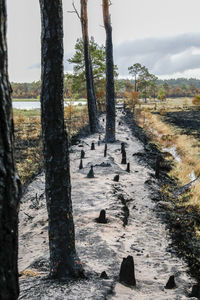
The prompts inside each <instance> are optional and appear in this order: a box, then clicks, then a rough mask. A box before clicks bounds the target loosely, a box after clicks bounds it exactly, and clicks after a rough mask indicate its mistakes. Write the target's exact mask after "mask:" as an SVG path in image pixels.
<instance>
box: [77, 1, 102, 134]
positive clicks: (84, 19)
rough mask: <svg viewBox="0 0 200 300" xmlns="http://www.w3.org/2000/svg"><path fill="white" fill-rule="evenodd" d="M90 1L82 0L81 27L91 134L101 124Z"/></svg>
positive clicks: (96, 130)
mask: <svg viewBox="0 0 200 300" xmlns="http://www.w3.org/2000/svg"><path fill="white" fill-rule="evenodd" d="M87 2H88V0H80V3H81V27H82V35H83V45H84V60H85V76H86V86H87V100H88V115H89V124H90V131H91V133H95V132H98V129H99V124H98V117H97V104H96V94H95V89H94V80H93V70H92V61H91V57H90V48H89V37H88V16H87Z"/></svg>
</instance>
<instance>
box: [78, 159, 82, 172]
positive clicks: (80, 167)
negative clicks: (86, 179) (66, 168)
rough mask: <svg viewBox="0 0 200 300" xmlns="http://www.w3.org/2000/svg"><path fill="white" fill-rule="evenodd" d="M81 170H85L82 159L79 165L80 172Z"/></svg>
mask: <svg viewBox="0 0 200 300" xmlns="http://www.w3.org/2000/svg"><path fill="white" fill-rule="evenodd" d="M81 169H83V161H82V159H81V161H80V165H79V170H81Z"/></svg>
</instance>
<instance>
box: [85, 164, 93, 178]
mask: <svg viewBox="0 0 200 300" xmlns="http://www.w3.org/2000/svg"><path fill="white" fill-rule="evenodd" d="M87 178H94V170H93V166H91V167H90V171H89V173H88V174H87Z"/></svg>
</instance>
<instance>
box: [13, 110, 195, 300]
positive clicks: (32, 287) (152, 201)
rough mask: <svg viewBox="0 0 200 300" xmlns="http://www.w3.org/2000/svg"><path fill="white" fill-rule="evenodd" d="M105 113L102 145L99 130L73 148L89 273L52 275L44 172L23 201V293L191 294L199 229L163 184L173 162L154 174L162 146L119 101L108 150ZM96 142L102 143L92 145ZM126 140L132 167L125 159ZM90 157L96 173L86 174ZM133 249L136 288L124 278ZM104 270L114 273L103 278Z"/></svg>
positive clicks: (79, 242) (79, 238)
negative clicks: (67, 277)
mask: <svg viewBox="0 0 200 300" xmlns="http://www.w3.org/2000/svg"><path fill="white" fill-rule="evenodd" d="M104 119H105V116H104V115H102V116H101V117H100V123H101V125H102V133H101V141H100V145H97V142H98V139H99V135H98V134H95V135H90V136H86V137H83V138H79V139H78V140H77V143H76V145H73V146H71V149H70V160H71V179H72V202H73V211H74V222H75V230H76V248H77V252H78V255H79V257H80V259H81V260H82V262H83V264H84V268H85V271H86V275H87V279H85V280H80V281H68V282H58V281H55V280H50V279H48V272H49V265H48V259H49V252H48V234H47V230H48V218H47V212H46V203H45V179H44V174H43V173H41V174H39V175H38V176H37V177H36V178H35V180H34V181H33V182H32V183H31V184H30V185H29V186H28V188H27V189H26V192H25V193H24V196H23V199H22V203H21V209H20V216H19V219H20V223H19V271H20V275H21V276H20V297H19V299H70V300H71V299H97V300H99V299H120V300H121V299H138V300H140V299H145V300H150V299H152V300H153V299H154V300H155V299H158V300H162V299H170V300H171V299H188V297H189V294H190V293H191V288H192V286H193V285H194V284H195V283H196V279H195V278H194V277H192V275H191V271H192V272H193V273H192V274H193V275H194V274H195V275H196V277H198V272H197V271H198V268H195V269H194V257H191V260H190V259H189V255H186V257H187V259H188V260H187V261H186V260H185V259H184V258H185V254H184V252H185V251H186V250H185V249H188V250H187V251H190V254H191V255H196V253H195V251H197V253H198V256H196V263H195V264H196V265H197V257H199V248H198V246H197V245H196V244H194V243H193V239H192V238H193V237H192V230H190V232H189V233H188V223H187V222H186V220H182V219H181V214H180V213H178V212H176V210H175V209H174V203H173V201H171V199H169V198H166V197H163V195H162V194H161V192H160V190H161V186H162V184H170V185H172V186H173V185H174V182H173V181H172V180H171V179H170V178H169V177H168V175H167V172H166V168H165V169H163V170H161V171H160V175H159V178H158V179H157V178H155V161H156V158H157V156H158V155H161V154H160V153H159V151H158V150H157V148H156V147H155V145H154V144H152V143H151V142H150V141H149V140H148V138H147V137H146V136H145V133H144V132H143V131H142V129H141V128H139V127H138V126H137V125H136V124H135V123H134V120H133V119H132V116H131V114H130V113H129V112H128V111H126V112H125V111H123V108H122V107H120V106H118V107H117V127H116V138H117V141H116V142H115V143H112V144H108V150H107V156H106V157H104V146H105V144H104V142H103V137H104V127H105V120H104ZM92 142H94V143H95V150H91V143H92ZM122 142H124V143H125V148H126V154H127V162H129V163H130V172H126V165H123V164H121V143H122ZM81 150H84V151H85V153H86V155H85V158H84V159H83V169H81V170H79V163H80V152H81ZM91 165H93V166H94V173H95V177H94V178H93V179H89V178H87V174H88V172H89V170H90V167H91ZM115 175H119V181H118V182H115V181H113V178H114V176H115ZM102 209H105V210H106V215H107V219H108V223H107V224H98V223H96V221H95V218H97V217H98V215H99V212H100V210H102ZM180 219H181V220H180ZM187 221H188V220H187ZM185 222H186V223H185ZM184 224H185V225H184ZM186 225H187V227H184V226H186ZM190 226H191V224H190ZM188 239H189V241H188ZM183 242H184V244H183ZM187 243H188V244H189V246H188V245H186V244H187ZM186 246H187V248H184V247H186ZM180 249H182V250H183V249H184V250H183V251H182V250H181V251H180ZM186 254H187V253H186ZM128 255H132V256H133V257H134V262H135V276H136V287H134V288H130V287H128V286H125V285H122V284H121V283H119V271H120V265H121V262H122V259H123V258H124V257H127V256H128ZM188 262H189V265H190V268H189V266H188ZM103 271H105V272H106V273H107V275H108V279H102V278H100V274H101V273H102V272H103ZM171 275H174V276H175V282H176V288H174V289H170V290H169V289H165V288H164V287H165V285H166V283H167V281H168V279H169V277H170V276H171ZM190 299H195V298H190Z"/></svg>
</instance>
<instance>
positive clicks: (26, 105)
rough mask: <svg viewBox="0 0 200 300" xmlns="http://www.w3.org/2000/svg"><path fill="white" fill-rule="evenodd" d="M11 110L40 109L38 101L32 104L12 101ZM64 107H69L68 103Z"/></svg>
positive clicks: (76, 102) (78, 102)
mask: <svg viewBox="0 0 200 300" xmlns="http://www.w3.org/2000/svg"><path fill="white" fill-rule="evenodd" d="M79 104H82V105H86V102H84V101H75V102H72V105H79ZM12 105H13V108H16V109H27V110H29V109H40V102H39V101H33V102H26V101H13V102H12ZM64 105H65V106H68V105H69V102H65V104H64Z"/></svg>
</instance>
